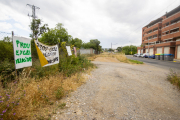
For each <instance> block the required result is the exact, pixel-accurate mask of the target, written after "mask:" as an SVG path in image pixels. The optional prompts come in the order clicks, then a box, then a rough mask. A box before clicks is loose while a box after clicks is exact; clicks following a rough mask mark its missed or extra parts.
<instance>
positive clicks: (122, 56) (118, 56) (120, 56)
mask: <svg viewBox="0 0 180 120" xmlns="http://www.w3.org/2000/svg"><path fill="white" fill-rule="evenodd" d="M97 57H112V58H116V59H117V60H119V61H120V62H124V63H129V64H143V62H141V61H138V60H131V59H128V58H127V57H126V56H125V54H124V53H114V54H113V53H106V52H105V53H102V54H99V55H92V56H89V57H88V59H90V60H92V61H93V60H94V59H96V58H97Z"/></svg>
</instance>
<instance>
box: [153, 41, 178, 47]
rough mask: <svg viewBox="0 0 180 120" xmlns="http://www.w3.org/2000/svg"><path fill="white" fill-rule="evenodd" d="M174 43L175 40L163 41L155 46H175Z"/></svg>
mask: <svg viewBox="0 0 180 120" xmlns="http://www.w3.org/2000/svg"><path fill="white" fill-rule="evenodd" d="M175 45H176V41H171V42H164V43H159V44H156V47H164V46H175Z"/></svg>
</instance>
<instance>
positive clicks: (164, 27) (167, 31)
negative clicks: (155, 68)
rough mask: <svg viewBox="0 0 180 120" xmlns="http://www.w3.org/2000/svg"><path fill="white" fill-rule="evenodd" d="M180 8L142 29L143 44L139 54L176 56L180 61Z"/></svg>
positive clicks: (139, 48) (138, 49)
mask: <svg viewBox="0 0 180 120" xmlns="http://www.w3.org/2000/svg"><path fill="white" fill-rule="evenodd" d="M179 28H180V6H178V7H177V8H175V9H173V10H171V11H170V12H167V13H166V14H165V15H163V16H162V17H160V18H157V19H156V20H153V21H152V22H150V23H149V24H148V25H146V26H145V27H143V28H142V44H141V47H138V48H137V52H138V53H150V55H153V54H156V53H164V54H174V58H175V59H180V31H179Z"/></svg>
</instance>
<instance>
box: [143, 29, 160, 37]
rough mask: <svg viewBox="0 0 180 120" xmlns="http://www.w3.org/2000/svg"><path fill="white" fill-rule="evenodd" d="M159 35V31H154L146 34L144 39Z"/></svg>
mask: <svg viewBox="0 0 180 120" xmlns="http://www.w3.org/2000/svg"><path fill="white" fill-rule="evenodd" d="M160 33H161V30H156V31H153V32H151V33H149V34H147V35H146V37H150V36H153V35H156V34H157V35H159V34H160Z"/></svg>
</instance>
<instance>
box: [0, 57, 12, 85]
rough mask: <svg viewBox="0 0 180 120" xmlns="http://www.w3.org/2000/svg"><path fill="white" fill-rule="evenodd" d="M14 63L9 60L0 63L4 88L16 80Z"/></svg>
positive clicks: (0, 73)
mask: <svg viewBox="0 0 180 120" xmlns="http://www.w3.org/2000/svg"><path fill="white" fill-rule="evenodd" d="M14 71H15V67H14V63H13V62H10V61H9V60H8V59H5V60H4V61H3V62H0V76H1V82H2V85H3V87H6V84H7V83H8V82H10V81H12V80H14V79H15V73H14V74H13V72H14Z"/></svg>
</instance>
